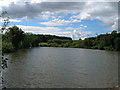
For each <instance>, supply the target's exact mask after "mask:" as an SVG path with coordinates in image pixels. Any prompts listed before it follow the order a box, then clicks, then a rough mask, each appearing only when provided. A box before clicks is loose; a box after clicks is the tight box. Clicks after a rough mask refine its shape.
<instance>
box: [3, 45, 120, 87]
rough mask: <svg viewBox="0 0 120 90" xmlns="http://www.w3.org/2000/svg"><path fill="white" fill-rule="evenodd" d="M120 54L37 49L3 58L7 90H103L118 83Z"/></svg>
mask: <svg viewBox="0 0 120 90" xmlns="http://www.w3.org/2000/svg"><path fill="white" fill-rule="evenodd" d="M119 55H120V52H112V51H102V50H90V49H78V48H52V47H48V48H47V47H37V48H31V49H24V50H19V51H17V52H14V53H10V54H8V55H7V57H8V58H9V62H8V66H9V68H8V69H6V70H5V71H4V74H3V75H4V79H5V84H6V86H7V87H10V88H28V87H29V88H80V87H81V88H96V87H98V88H101V87H102V88H106V87H111V86H115V85H117V83H118V81H117V80H118V56H119Z"/></svg>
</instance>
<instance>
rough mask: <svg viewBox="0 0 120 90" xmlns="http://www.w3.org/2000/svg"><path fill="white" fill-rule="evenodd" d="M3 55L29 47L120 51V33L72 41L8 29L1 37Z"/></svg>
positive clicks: (14, 28) (15, 27) (18, 29)
mask: <svg viewBox="0 0 120 90" xmlns="http://www.w3.org/2000/svg"><path fill="white" fill-rule="evenodd" d="M2 40H3V41H2V46H3V47H2V49H3V52H4V53H8V52H13V51H16V50H18V49H22V48H29V47H39V46H40V47H66V48H89V49H100V50H114V51H120V33H117V31H113V32H112V33H111V34H101V35H98V36H96V37H90V38H85V39H84V40H81V39H80V40H72V39H71V38H69V37H60V36H55V35H42V34H32V33H25V32H24V31H23V30H22V29H20V28H19V27H17V26H13V27H10V28H9V29H8V31H6V33H5V34H4V35H3V36H2Z"/></svg>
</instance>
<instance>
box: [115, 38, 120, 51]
mask: <svg viewBox="0 0 120 90" xmlns="http://www.w3.org/2000/svg"><path fill="white" fill-rule="evenodd" d="M114 43H115V47H114V48H115V50H117V51H120V37H118V38H116V39H115V41H114Z"/></svg>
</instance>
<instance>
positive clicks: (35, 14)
mask: <svg viewBox="0 0 120 90" xmlns="http://www.w3.org/2000/svg"><path fill="white" fill-rule="evenodd" d="M5 1H6V0H3V1H0V2H2V5H1V7H0V10H1V11H3V10H6V11H7V12H8V16H10V17H11V19H10V23H9V26H13V25H17V26H18V27H20V28H21V29H22V30H24V31H25V32H31V33H39V34H51V35H59V36H67V37H72V38H74V39H78V38H85V37H88V36H95V35H96V34H103V33H110V32H111V31H112V30H117V20H118V16H117V15H118V14H117V11H118V10H117V8H118V7H117V3H116V2H114V3H110V2H99V3H98V2H79V3H78V2H77V3H76V2H62V3H60V2H37V1H36V2H33V0H29V2H25V1H24V0H22V1H24V2H20V1H19V0H14V1H12V0H11V1H10V2H9V3H8V2H7V4H6V2H5ZM15 1H16V2H15ZM13 2H14V3H13ZM18 2H20V3H18Z"/></svg>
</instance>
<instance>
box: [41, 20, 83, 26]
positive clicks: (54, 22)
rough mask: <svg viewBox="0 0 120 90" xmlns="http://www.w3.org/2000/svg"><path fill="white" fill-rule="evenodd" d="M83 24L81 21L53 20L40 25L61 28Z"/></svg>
mask: <svg viewBox="0 0 120 90" xmlns="http://www.w3.org/2000/svg"><path fill="white" fill-rule="evenodd" d="M76 22H81V20H77V19H75V20H64V19H53V20H51V21H48V22H40V23H39V24H43V25H47V26H61V25H67V24H69V23H76Z"/></svg>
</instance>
